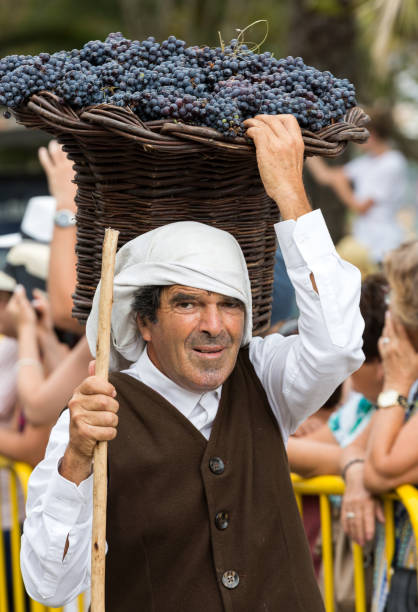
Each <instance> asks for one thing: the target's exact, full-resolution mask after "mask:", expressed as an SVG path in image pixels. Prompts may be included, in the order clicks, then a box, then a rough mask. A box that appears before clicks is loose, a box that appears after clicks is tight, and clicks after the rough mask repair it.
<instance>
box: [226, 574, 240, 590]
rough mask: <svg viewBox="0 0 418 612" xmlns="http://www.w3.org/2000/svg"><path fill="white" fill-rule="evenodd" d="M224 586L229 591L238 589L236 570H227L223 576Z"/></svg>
mask: <svg viewBox="0 0 418 612" xmlns="http://www.w3.org/2000/svg"><path fill="white" fill-rule="evenodd" d="M222 584H223V585H224V587H226V588H227V589H236V588H237V586H238V585H239V576H238V572H236V571H235V570H227V571H226V572H225V573H224V574H223V576H222Z"/></svg>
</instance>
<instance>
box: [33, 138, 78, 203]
mask: <svg viewBox="0 0 418 612" xmlns="http://www.w3.org/2000/svg"><path fill="white" fill-rule="evenodd" d="M38 157H39V161H40V162H41V165H42V168H43V169H44V170H45V174H46V177H47V179H48V187H49V192H50V194H51V195H52V196H53V197H54V198H55V199H56V201H57V210H60V209H62V208H66V209H68V210H72V211H74V212H76V211H77V206H76V203H75V196H76V193H77V186H76V185H75V184H74V183H73V181H74V177H75V172H74V169H73V162H72V161H70V160H69V159H68V157H67V155H66V154H65V153H64V151H63V150H62V147H61V146H60V145H59V144H58V142H57V141H56V140H51V142H50V143H49V145H48V148H46V147H41V148H40V149H39V151H38Z"/></svg>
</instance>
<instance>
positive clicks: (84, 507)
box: [20, 410, 93, 607]
mask: <svg viewBox="0 0 418 612" xmlns="http://www.w3.org/2000/svg"><path fill="white" fill-rule="evenodd" d="M68 435H69V411H68V410H65V411H64V412H63V414H62V415H61V416H60V418H59V419H58V421H57V424H56V425H55V427H54V428H53V429H52V432H51V436H50V439H49V443H48V447H47V449H46V454H45V459H44V460H43V461H42V462H41V463H40V464H39V465H38V466H37V467H36V468H35V469H34V471H33V473H32V475H31V478H30V480H29V490H28V498H27V503H26V516H27V518H26V520H25V523H24V529H23V535H22V545H21V552H20V563H21V570H22V576H23V580H24V583H25V587H26V590H27V592H28V593H29V595H30V596H31V597H32V598H33V599H35V600H36V601H39V602H40V603H42V604H44V605H45V606H52V607H58V606H62V605H65V604H66V603H69V602H70V601H72V600H74V599H75V598H76V597H77V595H79V594H80V593H82V592H83V591H85V590H86V589H87V588H88V587H89V586H90V556H91V551H90V545H91V544H90V543H91V522H92V512H93V510H92V507H93V504H92V499H93V477H92V476H90V477H89V478H87V480H84V481H83V482H82V483H81V484H80V485H79V486H78V487H77V485H76V484H75V483H73V482H70V481H69V480H66V479H65V478H63V477H62V476H61V475H60V474H59V472H58V465H59V462H60V460H61V458H62V456H63V455H64V452H65V449H66V447H67V444H68ZM67 536H68V538H69V548H68V552H67V554H66V556H65V558H64V559H63V555H64V548H65V543H66V540H67Z"/></svg>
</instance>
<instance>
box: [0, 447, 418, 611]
mask: <svg viewBox="0 0 418 612" xmlns="http://www.w3.org/2000/svg"><path fill="white" fill-rule="evenodd" d="M0 470H7V471H8V473H9V474H10V486H9V497H10V507H11V516H12V528H11V533H10V549H11V568H12V581H13V585H12V587H13V598H14V609H13V610H10V609H9V605H8V597H7V580H6V559H5V547H4V536H3V529H2V523H1V521H2V514H1V512H0V612H26V603H25V594H24V588H23V582H22V576H21V573H20V563H19V550H20V529H21V527H20V525H19V508H18V505H19V496H18V486H19V485H20V486H21V487H22V490H23V495H24V498H25V499H26V497H27V490H28V481H29V476H30V473H31V468H30V467H29V466H28V465H26V464H23V463H14V462H11V461H9V460H7V459H4V458H2V457H0ZM292 482H293V488H294V492H295V496H296V501H297V503H298V507H299V510H300V512H301V513H302V497H303V496H304V495H317V496H318V497H319V504H320V512H321V534H322V562H323V568H324V593H325V595H324V599H325V608H326V612H334V579H333V576H334V564H333V547H332V523H331V508H330V502H329V496H330V495H343V493H344V481H343V480H342V478H340V477H338V476H318V477H316V478H310V479H307V480H305V479H303V478H301V477H300V476H298V475H296V474H292ZM394 500H400V501H401V502H402V503H403V505H404V506H405V508H406V510H407V512H408V514H409V517H410V520H411V524H412V528H413V531H414V535H415V540H416V542H417V548H418V491H417V489H416V488H415V487H413V486H412V485H403V486H401V487H398V488H397V489H396V493H390V494H388V495H385V496H383V503H384V513H385V532H386V538H385V540H386V551H385V554H386V559H387V563H388V567H391V562H392V558H393V554H394V549H395V527H394V512H393V502H394ZM353 564H354V588H355V595H356V612H366V590H365V580H364V568H363V551H362V548H361V547H360V546H359V545H358V544H355V543H353ZM77 606H78V612H84V610H85V603H84V597H83V595H80V597H79V598H78V600H77ZM52 610H56V611H57V612H63V608H48V607H45V606H43V605H42V604H40V603H38V602H36V601H33V600H30V612H51V611H52Z"/></svg>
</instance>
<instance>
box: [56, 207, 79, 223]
mask: <svg viewBox="0 0 418 612" xmlns="http://www.w3.org/2000/svg"><path fill="white" fill-rule="evenodd" d="M55 223H56V225H58V227H70V226H72V225H75V219H74V213H72V212H71V211H70V210H57V212H56V213H55Z"/></svg>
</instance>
